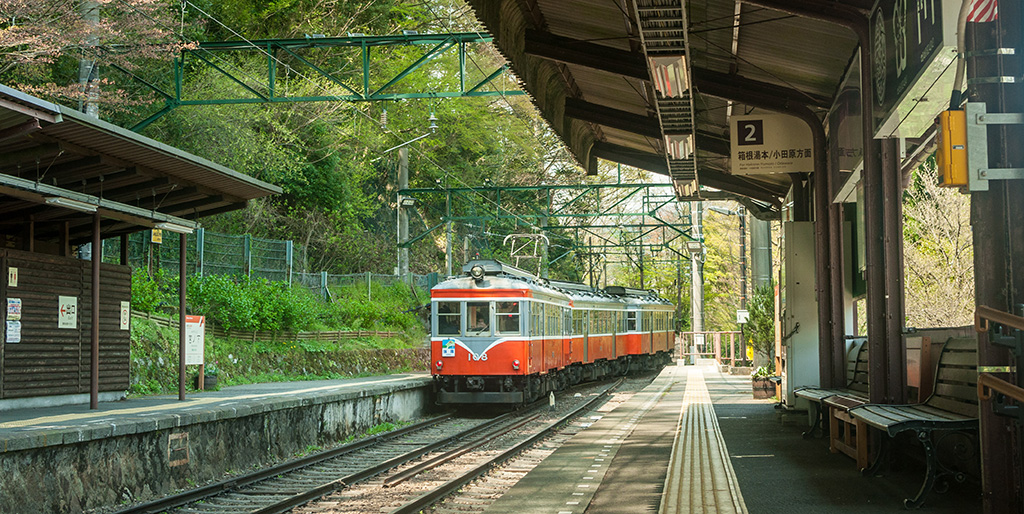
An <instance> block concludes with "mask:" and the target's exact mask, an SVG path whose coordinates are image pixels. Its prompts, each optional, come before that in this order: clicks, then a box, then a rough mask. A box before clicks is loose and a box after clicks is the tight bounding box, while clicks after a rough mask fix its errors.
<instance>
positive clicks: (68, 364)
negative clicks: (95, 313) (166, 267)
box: [0, 250, 131, 399]
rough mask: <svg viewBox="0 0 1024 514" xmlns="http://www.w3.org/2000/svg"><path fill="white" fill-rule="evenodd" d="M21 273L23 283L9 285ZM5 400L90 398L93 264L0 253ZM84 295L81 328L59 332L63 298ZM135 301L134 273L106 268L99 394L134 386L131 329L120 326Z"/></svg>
mask: <svg viewBox="0 0 1024 514" xmlns="http://www.w3.org/2000/svg"><path fill="white" fill-rule="evenodd" d="M11 268H17V273H18V283H17V286H16V287H14V286H12V284H10V283H9V275H10V269H11ZM0 269H2V270H3V274H2V275H0V297H2V298H3V300H0V302H2V304H3V305H4V306H5V308H4V311H3V316H4V323H3V328H4V330H3V331H2V332H3V334H2V335H3V336H4V337H3V344H2V345H0V399H5V398H27V397H37V396H52V395H66V394H82V393H85V394H88V393H89V383H90V362H91V353H90V352H91V347H92V336H91V328H92V305H91V301H92V263H91V262H89V261H83V260H79V259H71V258H67V257H57V256H52V255H45V254H38V253H29V252H23V251H17V250H0ZM59 296H75V297H77V298H78V302H77V303H78V312H77V327H76V328H73V329H72V328H58V297H59ZM12 298H20V299H21V309H22V314H21V341H20V342H17V343H11V342H8V340H7V335H8V334H7V330H6V328H7V321H8V319H7V308H6V307H7V305H8V300H9V299H12ZM130 300H131V268H129V267H128V266H120V265H114V264H101V266H100V305H99V309H100V391H125V390H127V389H128V385H129V381H128V380H129V377H128V368H129V362H130V356H129V349H130V345H131V336H130V335H131V332H130V331H129V330H123V329H122V328H121V302H122V301H125V302H127V301H130Z"/></svg>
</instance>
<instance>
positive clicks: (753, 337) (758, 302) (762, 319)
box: [744, 284, 775, 357]
mask: <svg viewBox="0 0 1024 514" xmlns="http://www.w3.org/2000/svg"><path fill="white" fill-rule="evenodd" d="M747 312H748V313H749V314H750V317H749V318H748V319H747V326H746V327H745V328H744V335H746V337H747V343H748V344H750V345H751V346H752V347H753V348H754V351H755V352H756V353H758V354H760V355H761V356H763V357H768V356H769V355H770V353H771V351H772V349H773V348H774V346H775V285H774V284H766V285H764V286H761V287H759V288H757V289H755V290H754V294H752V295H751V296H750V301H749V302H747Z"/></svg>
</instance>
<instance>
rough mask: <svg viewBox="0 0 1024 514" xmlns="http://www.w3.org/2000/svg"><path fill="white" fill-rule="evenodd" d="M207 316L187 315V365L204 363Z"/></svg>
mask: <svg viewBox="0 0 1024 514" xmlns="http://www.w3.org/2000/svg"><path fill="white" fill-rule="evenodd" d="M205 331H206V318H205V317H204V316H185V365H186V366H191V365H194V364H202V363H203V346H204V345H205V342H206V332H205Z"/></svg>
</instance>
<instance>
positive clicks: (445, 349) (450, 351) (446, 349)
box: [441, 339, 455, 357]
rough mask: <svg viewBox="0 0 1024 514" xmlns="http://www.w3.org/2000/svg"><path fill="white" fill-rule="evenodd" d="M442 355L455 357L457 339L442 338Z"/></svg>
mask: <svg viewBox="0 0 1024 514" xmlns="http://www.w3.org/2000/svg"><path fill="white" fill-rule="evenodd" d="M441 357H455V340H454V339H443V340H441Z"/></svg>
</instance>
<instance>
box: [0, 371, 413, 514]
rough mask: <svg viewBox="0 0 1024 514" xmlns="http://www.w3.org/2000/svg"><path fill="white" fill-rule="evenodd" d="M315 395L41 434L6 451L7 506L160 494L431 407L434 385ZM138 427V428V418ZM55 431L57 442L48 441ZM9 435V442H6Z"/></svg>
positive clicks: (0, 467) (0, 475)
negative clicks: (103, 430) (100, 428)
mask: <svg viewBox="0 0 1024 514" xmlns="http://www.w3.org/2000/svg"><path fill="white" fill-rule="evenodd" d="M381 389H383V390H377V391H375V390H373V389H369V390H363V391H353V392H349V393H343V394H334V395H332V396H331V397H327V398H325V397H322V396H321V397H317V398H278V399H272V400H264V401H263V402H257V401H249V402H244V401H240V402H238V403H237V404H236V405H232V406H230V407H218V408H207V409H196V410H193V411H190V412H189V413H188V414H182V413H181V411H179V412H178V413H177V414H165V415H163V416H154V417H153V418H152V419H148V420H142V421H135V422H126V423H125V424H123V425H116V424H113V423H112V424H111V426H110V427H109V431H108V432H107V433H106V434H102V433H100V434H97V433H95V430H96V429H95V427H93V428H90V429H89V432H88V433H86V432H85V430H83V431H82V432H81V433H80V434H79V439H80V440H82V442H77V443H75V442H69V440H71V441H73V440H74V439H75V438H74V434H67V433H65V434H55V433H50V434H47V431H46V430H40V431H39V432H38V433H36V434H35V435H34V437H35V440H36V444H34V445H33V444H26V445H25V446H35V447H28V448H25V449H21V450H15V451H4V452H2V453H0V512H5V513H6V512H10V513H30V512H82V511H84V510H87V509H93V508H98V507H110V506H117V505H119V504H125V503H129V502H135V501H140V500H152V499H155V498H157V497H160V496H163V495H166V494H168V493H171V492H173V491H175V490H177V489H182V488H188V487H192V486H196V485H201V484H204V483H206V482H208V481H213V480H218V479H221V478H223V475H224V474H225V473H238V472H243V471H250V470H252V469H253V468H254V467H257V466H260V465H265V464H268V463H271V462H274V461H277V460H280V459H286V458H289V457H292V456H294V455H295V454H296V453H299V452H304V451H306V450H307V448H308V447H309V446H311V445H315V446H323V447H326V446H328V445H331V444H333V443H336V442H338V441H341V440H344V439H345V438H347V437H349V436H351V435H355V434H359V433H362V432H364V431H365V430H367V429H368V428H370V427H372V426H374V425H377V424H380V423H384V422H395V421H407V420H412V419H415V418H417V417H420V416H423V415H425V414H427V410H428V409H429V406H430V388H429V387H428V386H426V385H425V384H423V383H418V384H416V387H414V388H408V387H407V388H405V389H397V388H387V387H383V388H381ZM131 425H134V426H131ZM47 436H50V439H51V440H54V438H55V440H56V441H60V443H59V444H52V443H51V445H47V444H46V442H47V441H46V440H47ZM6 443H7V441H5V444H6Z"/></svg>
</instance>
